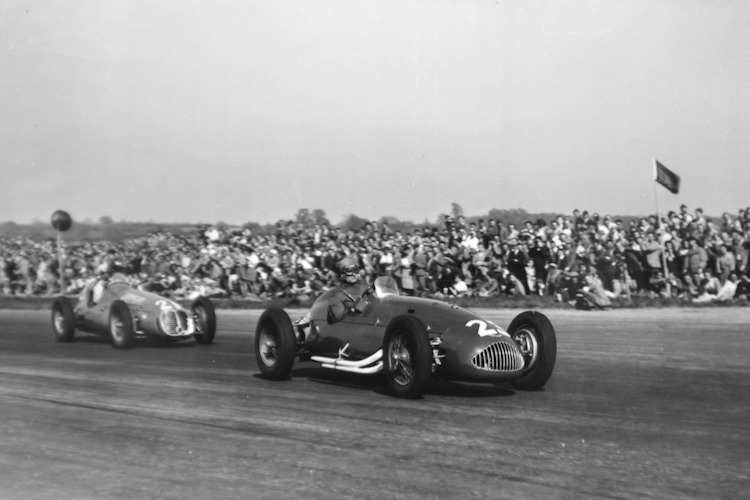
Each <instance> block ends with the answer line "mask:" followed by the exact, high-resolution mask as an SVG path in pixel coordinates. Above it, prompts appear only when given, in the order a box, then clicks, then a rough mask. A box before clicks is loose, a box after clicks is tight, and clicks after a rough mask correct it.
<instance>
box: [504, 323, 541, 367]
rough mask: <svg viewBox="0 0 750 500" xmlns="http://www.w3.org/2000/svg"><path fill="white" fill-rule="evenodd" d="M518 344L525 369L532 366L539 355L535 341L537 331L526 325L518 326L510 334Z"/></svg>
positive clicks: (537, 344) (537, 343)
mask: <svg viewBox="0 0 750 500" xmlns="http://www.w3.org/2000/svg"><path fill="white" fill-rule="evenodd" d="M511 337H512V338H513V340H514V341H515V342H516V344H518V348H519V349H520V351H521V354H522V355H523V360H524V367H525V369H526V370H528V369H530V368H532V367H533V366H534V365H535V364H536V362H537V358H538V356H539V342H537V340H536V338H537V332H536V331H534V329H533V328H531V327H529V326H528V325H524V326H523V327H521V328H519V329H518V330H516V331H515V332H513V335H512V336H511Z"/></svg>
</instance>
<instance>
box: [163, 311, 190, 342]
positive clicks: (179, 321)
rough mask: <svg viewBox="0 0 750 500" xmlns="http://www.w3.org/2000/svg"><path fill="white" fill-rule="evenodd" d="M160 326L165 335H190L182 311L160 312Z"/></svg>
mask: <svg viewBox="0 0 750 500" xmlns="http://www.w3.org/2000/svg"><path fill="white" fill-rule="evenodd" d="M160 319H161V326H162V328H163V329H164V333H166V334H167V335H173V336H178V335H185V334H189V333H190V326H189V324H188V319H187V314H185V313H184V312H183V311H162V313H161V317H160Z"/></svg>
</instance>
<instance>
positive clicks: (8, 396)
mask: <svg viewBox="0 0 750 500" xmlns="http://www.w3.org/2000/svg"><path fill="white" fill-rule="evenodd" d="M302 312H303V311H290V315H291V316H292V318H295V317H296V316H298V315H300V314H302ZM481 312H482V314H483V315H484V316H486V317H487V318H488V319H491V320H493V321H495V322H496V323H498V324H500V325H505V326H507V325H508V324H509V322H510V320H511V319H512V317H513V316H514V315H515V314H517V313H518V312H520V311H512V310H485V311H481ZM546 313H547V314H548V316H549V318H550V320H551V321H552V323H553V325H554V326H555V329H556V331H557V336H558V359H557V366H556V370H555V373H554V374H553V376H552V379H551V380H550V382H549V383H548V385H547V387H546V388H545V390H543V391H539V392H516V391H513V390H512V389H511V388H510V386H508V385H502V386H493V385H470V384H456V383H452V384H445V383H441V382H436V383H433V384H432V385H431V386H430V387H429V389H428V391H427V393H426V394H425V395H424V397H423V398H422V399H418V400H401V399H396V398H393V397H391V396H389V395H388V394H387V392H385V390H384V386H383V384H382V383H381V379H380V378H379V377H378V376H354V375H350V374H338V373H334V372H331V371H327V370H325V369H321V368H317V367H316V366H315V365H314V364H313V363H302V364H298V365H295V369H294V371H293V377H292V379H291V380H288V381H281V382H270V381H267V380H264V379H262V378H260V377H259V376H258V369H257V364H256V362H255V357H254V354H253V332H254V329H255V324H256V321H257V319H258V316H259V314H260V311H251V310H243V311H227V310H219V311H218V312H217V315H218V332H217V336H216V343H215V344H214V345H211V346H201V345H181V346H172V347H164V346H158V345H155V344H152V343H150V342H148V341H145V340H144V341H142V342H139V343H138V346H137V347H136V348H135V349H133V350H127V351H121V350H116V349H114V348H112V347H111V345H110V344H109V343H108V341H107V340H106V339H103V338H100V337H95V336H91V335H86V334H80V333H77V334H76V340H75V341H74V342H72V343H69V344H64V343H58V342H55V341H53V340H52V331H51V327H50V319H49V313H48V312H40V311H0V380H2V383H1V384H0V439H2V444H1V445H0V498H3V499H16V498H17V499H47V498H49V499H52V498H54V499H58V498H76V499H87V498H91V499H103V498H139V499H141V498H144V499H145V498H170V499H172V498H173V499H184V498H196V499H204V498H220V499H234V498H237V499H240V498H241V499H248V498H253V499H255V498H273V499H276V498H321V499H323V498H391V499H398V498H462V499H464V498H565V499H568V498H570V499H580V498H613V499H619V498H633V499H635V498H638V499H640V498H656V499H665V498H675V499H677V498H679V499H683V498H701V499H703V498H732V499H734V498H740V497H744V495H746V494H747V493H746V492H747V491H748V488H749V487H750V376H749V375H750V355H749V354H750V309H748V308H726V309H724V308H712V309H709V308H706V309H661V310H658V309H638V310H616V311H615V310H613V311H605V312H582V311H566V310H549V311H546Z"/></svg>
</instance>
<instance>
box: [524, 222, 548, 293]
mask: <svg viewBox="0 0 750 500" xmlns="http://www.w3.org/2000/svg"><path fill="white" fill-rule="evenodd" d="M529 258H530V259H531V261H532V262H533V264H534V292H535V293H536V294H537V295H544V287H545V284H546V283H547V274H548V269H549V264H550V262H551V256H550V249H549V247H548V246H547V244H546V243H545V242H544V241H542V238H541V237H539V236H537V237H535V238H534V245H533V246H532V247H531V248H529Z"/></svg>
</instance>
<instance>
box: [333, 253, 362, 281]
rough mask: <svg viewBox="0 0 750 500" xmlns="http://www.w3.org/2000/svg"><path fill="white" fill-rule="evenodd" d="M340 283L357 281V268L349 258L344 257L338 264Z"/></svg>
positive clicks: (354, 262)
mask: <svg viewBox="0 0 750 500" xmlns="http://www.w3.org/2000/svg"><path fill="white" fill-rule="evenodd" d="M337 265H338V268H339V274H340V275H341V281H342V282H344V283H349V284H352V283H356V282H357V280H358V279H359V266H358V265H357V262H356V261H355V260H354V259H352V258H351V257H344V258H343V259H341V260H340V261H339V262H338V264H337Z"/></svg>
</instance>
